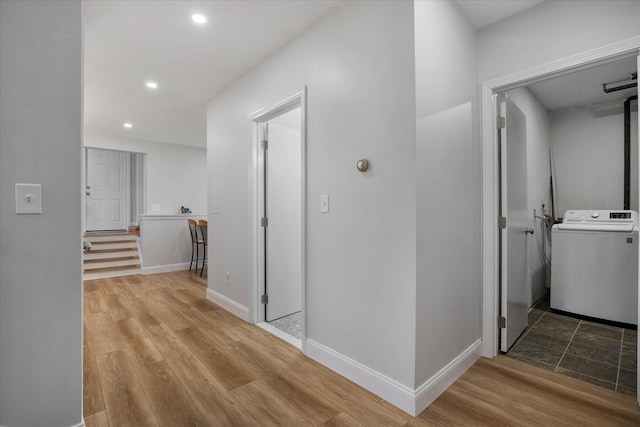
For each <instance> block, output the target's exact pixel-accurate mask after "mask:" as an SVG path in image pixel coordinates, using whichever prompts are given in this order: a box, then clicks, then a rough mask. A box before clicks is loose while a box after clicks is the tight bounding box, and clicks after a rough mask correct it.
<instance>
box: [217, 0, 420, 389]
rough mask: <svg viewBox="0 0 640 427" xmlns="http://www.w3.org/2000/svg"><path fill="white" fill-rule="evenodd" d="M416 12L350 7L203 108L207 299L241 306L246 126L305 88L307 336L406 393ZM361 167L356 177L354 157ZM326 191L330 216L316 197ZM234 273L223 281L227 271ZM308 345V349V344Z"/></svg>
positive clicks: (391, 5)
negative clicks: (214, 209) (364, 165)
mask: <svg viewBox="0 0 640 427" xmlns="http://www.w3.org/2000/svg"><path fill="white" fill-rule="evenodd" d="M412 23H413V5H412V3H410V2H384V1H380V2H347V3H346V4H345V5H344V6H342V7H340V8H338V9H336V11H335V12H334V13H332V14H331V15H329V16H328V17H327V18H325V19H324V20H322V21H320V22H319V23H317V24H316V25H315V26H313V27H311V28H310V29H309V30H307V31H306V32H305V33H303V34H302V35H301V36H300V37H298V38H297V39H296V40H294V41H293V42H292V43H291V44H289V45H287V46H285V47H284V48H283V49H281V50H280V51H278V52H277V53H276V54H274V55H273V56H271V57H270V58H269V59H267V60H266V61H265V62H264V63H263V64H261V65H259V66H258V67H256V68H255V69H254V70H253V71H251V72H249V73H248V74H246V75H245V76H244V77H242V78H241V79H240V80H238V81H237V82H236V83H234V84H233V85H231V86H230V87H229V88H227V89H226V90H224V91H223V92H221V93H220V94H219V95H218V96H217V97H216V98H215V99H214V100H212V101H211V103H210V104H209V110H208V121H207V129H208V130H207V156H208V169H209V179H208V182H209V201H210V202H212V203H214V202H217V203H218V206H219V213H218V214H210V215H209V220H210V222H211V224H210V228H211V230H210V245H211V252H212V253H215V254H216V256H215V257H214V258H213V259H212V260H211V264H210V266H209V285H208V286H209V289H210V290H213V291H215V292H218V293H220V294H223V295H224V296H226V297H228V298H230V299H232V300H234V301H236V302H237V303H239V304H242V305H244V306H247V305H248V304H249V295H248V289H249V283H248V281H249V276H248V274H247V273H248V272H249V271H251V270H252V268H253V266H252V265H251V260H252V257H251V253H250V250H251V248H250V228H251V227H252V226H253V224H250V223H249V218H250V215H251V213H250V212H249V200H250V194H249V188H250V182H251V180H253V179H254V178H255V177H253V176H251V171H252V170H253V169H252V163H251V161H252V158H253V157H252V152H251V148H250V147H251V144H252V140H253V127H252V124H251V122H250V120H249V119H248V115H249V114H250V113H252V112H254V111H256V110H258V109H259V108H262V107H264V106H267V105H269V104H271V103H273V102H276V101H278V100H279V99H281V98H283V97H285V96H287V95H289V94H290V93H293V92H295V91H297V90H300V89H301V88H302V87H303V86H304V85H307V88H308V92H307V93H308V98H307V99H308V108H307V118H308V122H307V123H308V126H307V201H306V207H307V277H306V286H307V288H306V289H307V293H306V319H307V338H308V340H310V341H313V342H316V343H319V344H321V345H323V346H326V347H328V348H329V349H331V350H332V351H335V352H338V353H340V354H341V355H343V356H346V357H348V358H351V359H353V360H355V361H357V362H359V363H360V364H362V365H365V366H366V367H368V368H370V369H373V370H375V371H377V372H379V373H382V374H384V375H386V376H387V377H389V378H391V379H392V380H393V381H397V382H398V383H401V384H404V385H406V386H410V387H412V386H413V383H414V368H413V367H414V357H415V353H414V349H413V347H414V336H415V311H414V310H415V309H414V307H415V270H416V264H415V263H416V261H415V245H416V237H415V236H416V229H415V223H416V219H415V215H416V210H415V101H414V99H415V98H414V93H415V88H414V85H413V82H414V61H413V56H414V50H413V47H414V46H413V25H412ZM361 158H368V159H369V160H370V167H369V170H368V171H367V172H366V173H360V172H358V171H357V169H356V161H357V160H358V159H361ZM321 194H328V195H330V198H331V199H330V208H331V212H330V213H329V214H321V213H320V195H321ZM225 271H229V272H230V273H231V280H230V284H229V285H227V284H225V280H224V272H225ZM307 349H309V346H308V347H307Z"/></svg>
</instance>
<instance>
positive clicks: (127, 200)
mask: <svg viewBox="0 0 640 427" xmlns="http://www.w3.org/2000/svg"><path fill="white" fill-rule="evenodd" d="M89 150H102V151H116V152H119V153H125V154H126V156H125V187H126V192H125V203H124V204H125V207H124V209H125V223H126V224H127V225H126V226H125V229H126V230H128V228H129V225H131V153H130V152H129V151H123V150H113V149H111V148H101V147H90V146H84V155H83V156H82V199H83V200H84V203H83V204H82V232H83V233H86V232H87V196H86V192H87V174H88V173H89V164H88V161H87V160H88V157H89ZM145 193H146V192H145Z"/></svg>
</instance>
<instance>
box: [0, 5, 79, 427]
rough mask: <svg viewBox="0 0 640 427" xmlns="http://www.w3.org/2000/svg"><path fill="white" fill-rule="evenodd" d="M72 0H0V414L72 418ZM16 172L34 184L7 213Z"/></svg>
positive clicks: (75, 73) (75, 80) (75, 343)
mask: <svg viewBox="0 0 640 427" xmlns="http://www.w3.org/2000/svg"><path fill="white" fill-rule="evenodd" d="M81 37H82V16H81V4H80V2H70V1H54V0H49V1H33V2H26V1H4V0H3V1H0V200H2V203H0V425H3V426H21V427H29V426H44V425H46V426H75V425H79V424H80V423H81V422H82V270H81V268H82V267H81V257H82V252H81V240H82V236H81V221H80V219H81V217H80V209H81V203H80V200H81V180H80V178H81V164H82V160H81V159H82V157H81V156H82V44H81ZM15 183H40V184H42V214H41V215H16V214H15V207H14V184H15Z"/></svg>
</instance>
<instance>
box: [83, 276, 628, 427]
mask: <svg viewBox="0 0 640 427" xmlns="http://www.w3.org/2000/svg"><path fill="white" fill-rule="evenodd" d="M205 289H206V285H205V281H204V280H202V279H200V277H196V276H194V275H193V274H189V273H188V272H176V273H167V274H157V275H150V276H128V277H122V278H111V279H100V280H92V281H87V282H85V293H84V302H85V304H84V417H85V422H86V425H87V427H93V426H108V425H110V426H112V427H117V426H125V427H129V426H136V427H137V426H146V425H152V426H156V425H164V426H172V427H177V426H299V425H305V426H308V425H314V426H407V427H409V426H415V427H418V426H451V425H460V426H512V425H513V426H517V425H521V426H534V425H541V426H542V425H544V426H569V425H573V426H576V425H579V426H609V425H611V426H625V425H629V426H638V425H640V410H639V409H638V406H637V404H636V402H635V400H634V399H633V398H631V397H628V396H623V395H621V394H618V393H615V392H613V391H609V390H606V389H603V388H599V387H597V386H594V385H591V384H587V383H582V382H580V381H577V380H574V379H572V378H568V377H564V376H562V375H559V374H554V373H553V372H548V371H546V370H543V369H540V368H536V367H533V366H529V365H526V364H524V363H522V362H519V361H517V360H511V359H507V358H505V357H498V358H495V359H492V360H488V359H482V360H480V361H479V362H478V363H476V364H475V365H474V366H473V367H472V368H471V369H470V370H469V371H468V372H467V373H466V374H464V375H463V376H462V377H461V378H460V379H459V380H458V381H457V382H456V383H455V384H454V385H453V386H452V387H451V388H450V389H449V390H448V391H446V392H445V393H444V394H443V395H442V396H441V397H440V398H439V399H438V400H437V401H436V402H434V403H433V404H432V405H431V406H430V407H429V408H427V410H425V411H424V412H423V413H421V414H420V415H419V416H418V417H416V418H414V417H411V416H409V415H407V414H405V413H404V412H402V411H400V410H398V409H397V408H395V407H393V406H392V405H390V404H388V403H387V402H385V401H382V400H380V399H379V398H378V397H376V396H375V395H373V394H371V393H369V392H367V391H366V390H364V389H362V388H361V387H358V386H357V385H355V384H353V383H351V382H350V381H348V380H346V379H344V378H342V377H340V376H339V375H337V374H335V373H333V372H331V371H330V370H328V369H326V368H324V367H323V366H321V365H319V364H318V363H316V362H314V361H312V360H310V359H308V358H306V357H305V356H303V355H302V354H301V353H300V352H299V351H298V350H297V349H295V348H293V347H291V346H290V345H288V344H286V343H284V342H283V341H281V340H279V339H278V338H275V337H273V336H271V335H269V334H268V333H267V332H266V331H264V330H262V329H260V328H257V327H255V326H253V325H249V324H247V323H245V322H243V321H241V320H239V319H237V318H236V317H234V316H233V315H231V314H229V313H227V312H226V311H224V310H223V309H221V308H219V307H218V306H216V305H214V304H213V303H211V302H209V301H207V300H206V299H205Z"/></svg>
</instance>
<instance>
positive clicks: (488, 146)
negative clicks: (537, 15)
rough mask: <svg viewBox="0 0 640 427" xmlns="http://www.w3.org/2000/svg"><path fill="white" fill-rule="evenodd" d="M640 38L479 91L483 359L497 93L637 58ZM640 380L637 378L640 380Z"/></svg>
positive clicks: (489, 317) (492, 269)
mask: <svg viewBox="0 0 640 427" xmlns="http://www.w3.org/2000/svg"><path fill="white" fill-rule="evenodd" d="M639 49H640V36H636V37H631V38H629V39H626V40H621V41H619V42H616V43H612V44H610V45H607V46H603V47H600V48H596V49H592V50H589V51H586V52H582V53H579V54H577V55H572V56H569V57H567V58H563V59H559V60H556V61H552V62H549V63H547V64H543V65H540V66H537V67H533V68H529V69H527V70H524V71H520V72H517V73H513V74H509V75H506V76H502V77H499V78H496V79H492V80H489V81H486V82H484V83H483V84H482V88H481V91H482V92H481V97H482V99H481V106H482V312H483V316H482V355H483V356H485V357H493V356H495V355H496V354H497V352H498V339H497V330H498V324H497V322H498V304H497V301H498V295H499V292H498V279H499V275H498V271H497V265H498V262H497V259H498V258H497V254H498V241H497V238H498V237H497V236H498V228H497V217H498V200H497V197H498V191H497V167H498V165H497V162H496V159H497V148H496V142H495V141H496V138H497V136H496V132H495V126H494V124H495V112H494V108H495V103H494V100H493V97H494V95H495V94H496V93H499V92H503V91H506V90H509V89H513V88H516V87H520V86H524V85H527V84H530V83H532V82H534V81H539V80H543V79H545V78H549V77H552V76H557V75H562V74H567V73H570V72H574V71H576V70H579V69H581V68H585V67H589V66H592V65H594V64H597V63H600V62H606V61H611V60H614V59H616V58H620V57H622V56H625V55H637V54H638V50H639ZM639 380H640V377H639Z"/></svg>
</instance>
